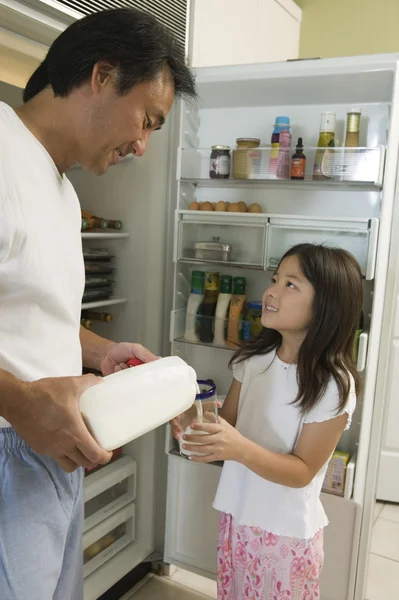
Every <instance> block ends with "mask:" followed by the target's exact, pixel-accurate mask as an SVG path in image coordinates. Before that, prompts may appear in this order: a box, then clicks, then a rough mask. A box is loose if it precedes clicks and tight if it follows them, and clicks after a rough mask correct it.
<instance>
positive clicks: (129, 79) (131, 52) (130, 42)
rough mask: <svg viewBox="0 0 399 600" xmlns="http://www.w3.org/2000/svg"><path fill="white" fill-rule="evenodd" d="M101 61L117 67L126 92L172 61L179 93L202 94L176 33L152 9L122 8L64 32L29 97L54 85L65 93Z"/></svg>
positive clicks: (31, 81) (29, 86)
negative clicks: (151, 11)
mask: <svg viewBox="0 0 399 600" xmlns="http://www.w3.org/2000/svg"><path fill="white" fill-rule="evenodd" d="M99 61H106V62H108V63H109V64H110V65H112V66H115V68H116V69H117V73H118V80H117V82H116V89H117V91H118V93H119V94H120V95H121V96H122V95H123V94H125V93H126V92H128V91H129V90H130V89H131V88H132V87H133V86H134V85H137V84H139V83H143V82H148V81H152V80H153V79H155V78H156V77H157V75H159V73H160V72H161V71H162V70H163V68H164V67H165V66H166V65H167V66H168V67H169V69H170V71H171V74H172V77H173V81H174V86H175V93H176V95H178V96H186V97H191V98H195V97H196V90H195V82H194V76H193V74H192V72H191V71H190V69H189V68H188V67H187V66H186V64H185V59H184V49H183V48H182V47H181V45H180V44H179V43H178V42H177V41H176V40H175V38H174V37H173V34H172V33H171V32H170V31H169V30H168V29H167V28H166V27H165V26H164V25H162V24H161V23H160V22H159V21H157V19H156V18H155V17H154V16H152V15H150V14H148V13H145V12H142V11H140V10H137V9H135V8H117V9H111V10H104V11H100V12H97V13H94V14H91V15H89V16H87V17H84V18H83V19H80V20H79V21H76V22H75V23H73V24H72V25H70V26H69V27H68V28H67V29H66V30H65V31H63V33H61V35H60V36H59V37H58V38H57V39H56V40H55V41H54V42H53V44H52V45H51V47H50V49H49V51H48V53H47V56H46V58H45V59H44V61H43V62H42V63H41V65H40V66H39V67H38V68H37V69H36V71H35V72H34V73H33V75H32V76H31V78H30V79H29V81H28V83H27V85H26V87H25V91H24V102H28V101H29V100H31V99H32V98H33V97H34V96H36V94H38V93H39V92H41V91H42V90H43V89H44V88H45V87H47V86H48V85H51V87H52V89H53V91H54V96H56V97H57V96H59V97H63V98H65V97H66V96H68V94H69V93H70V92H71V91H72V90H73V89H74V88H76V87H79V86H80V85H81V84H82V83H84V82H85V81H88V80H89V79H90V77H91V74H92V71H93V67H94V65H95V64H96V63H98V62H99Z"/></svg>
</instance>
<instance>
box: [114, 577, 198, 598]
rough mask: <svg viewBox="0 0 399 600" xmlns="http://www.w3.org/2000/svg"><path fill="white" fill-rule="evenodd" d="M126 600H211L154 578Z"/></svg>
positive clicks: (182, 587) (180, 586) (169, 582)
mask: <svg viewBox="0 0 399 600" xmlns="http://www.w3.org/2000/svg"><path fill="white" fill-rule="evenodd" d="M125 600H209V596H204V595H203V594H199V593H197V592H193V591H191V590H189V589H188V588H186V587H184V586H182V585H179V584H178V583H174V582H173V581H169V580H167V579H165V578H163V579H159V578H158V577H153V578H152V579H150V580H149V581H148V583H146V584H145V585H144V586H143V587H142V588H141V589H139V590H138V591H137V592H136V593H135V594H133V595H132V596H128V597H126V598H125Z"/></svg>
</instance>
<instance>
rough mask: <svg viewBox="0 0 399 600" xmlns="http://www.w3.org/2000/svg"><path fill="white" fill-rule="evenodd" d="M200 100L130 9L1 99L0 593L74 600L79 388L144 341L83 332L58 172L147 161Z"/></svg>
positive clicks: (79, 272)
mask: <svg viewBox="0 0 399 600" xmlns="http://www.w3.org/2000/svg"><path fill="white" fill-rule="evenodd" d="M176 94H178V95H186V96H189V97H195V95H196V93H195V85H194V80H193V76H192V74H191V72H190V70H189V69H188V68H187V67H186V66H185V64H184V55H183V52H182V50H181V49H180V48H179V47H178V46H177V45H176V43H175V41H174V39H173V37H172V36H171V34H170V33H169V32H168V31H167V30H166V29H165V28H164V27H162V26H161V25H160V24H159V23H158V22H157V21H156V20H155V19H154V18H153V17H151V16H150V15H147V14H145V13H142V12H140V11H137V10H134V9H118V10H111V11H104V12H99V13H96V14H94V15H91V16H89V17H86V18H84V19H82V20H81V21H78V22H76V23H74V24H73V25H71V26H70V27H69V28H68V29H67V30H66V31H65V32H63V33H62V34H61V35H60V37H59V38H58V39H57V40H55V42H54V43H53V45H52V46H51V48H50V50H49V52H48V54H47V57H46V59H45V60H44V61H43V63H42V64H41V65H40V66H39V68H38V69H37V70H36V71H35V73H34V74H33V75H32V77H31V79H30V80H29V82H28V84H27V86H26V89H25V92H24V105H23V106H22V107H21V108H19V109H18V110H16V111H15V112H14V111H13V110H12V109H11V108H10V107H8V106H7V105H5V104H1V103H0V598H1V600H81V598H82V597H83V578H82V554H81V536H82V517H83V497H82V487H83V474H82V469H81V468H80V467H86V466H90V465H93V464H95V463H101V464H105V463H107V461H108V460H109V459H110V453H108V452H105V451H104V450H103V449H102V448H100V447H99V445H98V444H97V443H96V442H95V440H94V439H93V438H92V436H91V435H90V433H89V432H88V430H87V429H86V427H85V425H84V422H83V420H82V417H81V415H80V412H79V398H80V396H81V394H82V392H83V391H84V390H85V389H86V388H88V387H90V386H92V385H96V384H98V383H99V379H97V378H96V377H95V376H94V375H85V376H82V375H81V373H82V359H83V365H85V366H87V367H91V368H94V369H98V370H99V371H101V372H102V374H103V375H107V374H109V373H112V372H113V371H114V370H118V369H120V368H123V367H125V366H126V362H127V361H128V360H129V359H130V358H132V357H138V358H139V359H141V360H143V361H145V362H148V361H150V360H154V359H155V356H154V355H153V354H151V352H149V351H148V350H146V349H145V348H143V347H142V346H140V345H139V344H131V343H113V342H111V341H109V340H105V339H103V338H101V337H99V336H97V335H95V334H93V333H91V332H88V331H86V330H84V329H80V306H81V299H82V293H83V287H84V269H83V258H82V250H81V236H80V206H79V202H78V199H77V196H76V194H75V192H74V190H73V188H72V186H71V184H70V183H69V181H68V179H67V178H66V177H65V175H64V172H65V171H66V170H67V169H68V168H69V167H70V166H71V165H72V164H73V163H76V162H77V163H79V164H80V165H82V166H83V167H84V169H86V170H87V171H91V172H93V173H96V174H102V173H105V172H106V171H107V169H108V168H109V167H110V166H111V165H113V164H116V163H117V162H118V160H119V157H120V156H125V155H126V154H128V153H130V152H132V153H134V154H135V155H136V156H142V155H143V154H144V152H145V150H146V145H147V142H148V138H149V136H150V134H151V133H152V132H153V131H154V130H157V129H160V127H161V126H162V124H163V122H164V121H165V118H166V116H167V114H168V112H169V110H170V108H171V106H172V103H173V99H174V96H175V95H176Z"/></svg>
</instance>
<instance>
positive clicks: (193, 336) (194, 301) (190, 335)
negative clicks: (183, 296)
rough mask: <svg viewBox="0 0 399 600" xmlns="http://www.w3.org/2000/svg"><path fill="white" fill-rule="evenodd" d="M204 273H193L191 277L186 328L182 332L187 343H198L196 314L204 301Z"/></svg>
mask: <svg viewBox="0 0 399 600" xmlns="http://www.w3.org/2000/svg"><path fill="white" fill-rule="evenodd" d="M204 286H205V273H204V272H203V271H193V272H192V275H191V293H190V296H189V298H188V303H187V312H186V328H185V330H184V339H186V340H187V341H188V342H198V341H199V337H198V334H197V332H196V319H197V312H198V309H199V307H200V306H201V304H202V302H203V300H204Z"/></svg>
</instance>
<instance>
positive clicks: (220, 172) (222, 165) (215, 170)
mask: <svg viewBox="0 0 399 600" xmlns="http://www.w3.org/2000/svg"><path fill="white" fill-rule="evenodd" d="M209 177H210V178H211V179H228V178H229V177H230V146H212V152H211V160H210V166H209Z"/></svg>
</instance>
